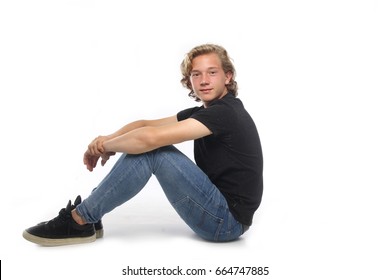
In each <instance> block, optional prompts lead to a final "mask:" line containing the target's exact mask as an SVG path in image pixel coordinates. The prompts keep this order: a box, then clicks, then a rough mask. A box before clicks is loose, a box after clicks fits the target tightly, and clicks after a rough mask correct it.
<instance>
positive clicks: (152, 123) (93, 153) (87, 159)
mask: <svg viewBox="0 0 390 280" xmlns="http://www.w3.org/2000/svg"><path fill="white" fill-rule="evenodd" d="M175 122H177V118H176V115H174V116H171V117H167V118H162V119H156V120H138V121H135V122H131V123H129V124H127V125H125V126H123V127H122V128H120V129H119V130H117V131H116V132H114V133H112V134H109V135H107V136H98V137H96V138H95V139H94V140H93V141H92V142H91V143H90V144H89V145H88V149H87V151H86V152H85V153H84V160H83V161H84V164H85V165H86V166H87V169H88V170H89V171H93V169H94V168H95V167H96V165H97V162H98V161H99V158H101V163H102V165H104V164H105V163H106V162H107V160H108V159H109V158H110V156H112V155H114V154H115V152H113V151H111V152H108V151H105V150H104V147H103V143H104V142H106V141H108V140H110V139H115V138H117V137H120V136H122V135H124V134H126V133H129V132H131V131H133V130H137V129H140V128H142V127H157V126H161V125H167V124H169V123H175Z"/></svg>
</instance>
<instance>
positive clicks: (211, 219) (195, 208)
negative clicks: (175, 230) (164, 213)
mask: <svg viewBox="0 0 390 280" xmlns="http://www.w3.org/2000/svg"><path fill="white" fill-rule="evenodd" d="M173 207H174V208H175V210H176V211H177V213H178V214H179V216H180V217H181V218H182V219H183V220H184V221H185V222H186V223H187V225H188V226H189V227H190V228H191V229H192V230H193V231H194V232H195V233H196V234H198V235H199V236H201V237H202V238H204V239H207V240H213V241H216V240H217V239H218V235H219V231H220V229H221V226H222V224H223V219H222V218H219V217H217V216H215V215H214V214H212V213H210V212H209V211H207V209H206V208H204V207H203V206H202V205H200V204H198V203H196V202H195V201H194V200H192V199H191V198H190V197H188V196H186V197H184V198H182V199H181V200H179V201H176V202H175V203H174V204H173Z"/></svg>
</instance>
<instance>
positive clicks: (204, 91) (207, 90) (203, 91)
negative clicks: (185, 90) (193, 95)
mask: <svg viewBox="0 0 390 280" xmlns="http://www.w3.org/2000/svg"><path fill="white" fill-rule="evenodd" d="M212 90H213V89H211V88H204V89H201V90H200V92H201V93H209V92H211V91H212Z"/></svg>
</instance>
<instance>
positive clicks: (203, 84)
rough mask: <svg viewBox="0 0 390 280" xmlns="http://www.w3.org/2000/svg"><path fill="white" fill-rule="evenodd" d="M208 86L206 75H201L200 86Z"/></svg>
mask: <svg viewBox="0 0 390 280" xmlns="http://www.w3.org/2000/svg"><path fill="white" fill-rule="evenodd" d="M208 84H209V80H208V78H207V75H202V80H201V81H200V85H201V86H205V85H208Z"/></svg>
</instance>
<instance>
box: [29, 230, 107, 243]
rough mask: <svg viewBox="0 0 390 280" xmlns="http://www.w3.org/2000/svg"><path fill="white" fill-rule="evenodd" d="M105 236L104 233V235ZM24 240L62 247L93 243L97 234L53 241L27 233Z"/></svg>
mask: <svg viewBox="0 0 390 280" xmlns="http://www.w3.org/2000/svg"><path fill="white" fill-rule="evenodd" d="M102 236H103V233H102ZM23 237H24V239H26V240H28V241H30V242H33V243H35V244H38V245H42V246H62V245H73V244H83V243H91V242H94V241H95V240H96V234H94V235H92V236H87V237H74V238H62V239H52V238H44V237H39V236H35V235H32V234H30V233H28V232H27V231H24V232H23Z"/></svg>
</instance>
